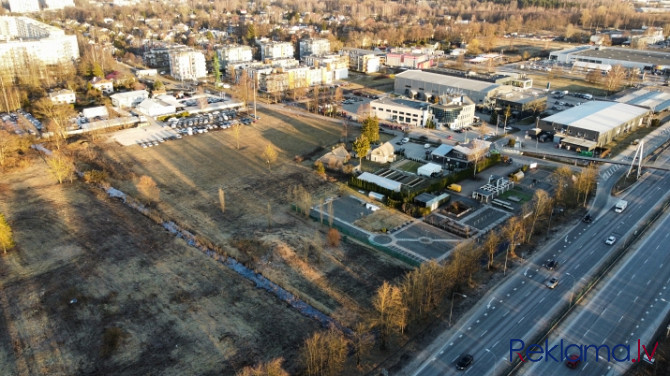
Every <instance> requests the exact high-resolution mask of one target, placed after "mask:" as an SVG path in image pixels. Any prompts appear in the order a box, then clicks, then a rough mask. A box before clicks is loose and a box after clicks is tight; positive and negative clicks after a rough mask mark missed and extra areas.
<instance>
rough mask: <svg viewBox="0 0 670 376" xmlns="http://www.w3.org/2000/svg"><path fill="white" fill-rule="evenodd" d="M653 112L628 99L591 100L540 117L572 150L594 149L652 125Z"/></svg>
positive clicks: (544, 126)
mask: <svg viewBox="0 0 670 376" xmlns="http://www.w3.org/2000/svg"><path fill="white" fill-rule="evenodd" d="M649 115H651V111H650V110H648V109H645V108H641V107H637V106H632V105H629V104H625V103H618V102H604V101H591V102H587V103H584V104H583V105H581V106H577V107H573V108H570V109H568V110H565V111H562V112H559V113H557V114H555V115H551V116H549V117H546V118H544V119H542V120H540V122H539V128H540V129H541V130H542V131H545V132H549V133H553V134H554V142H556V143H560V145H561V146H562V147H565V148H566V149H568V150H570V149H573V148H574V149H581V150H593V149H595V148H602V147H604V146H605V145H607V144H608V143H610V142H612V140H613V139H614V138H615V137H616V136H618V135H619V134H621V133H622V132H623V133H626V132H630V131H633V130H635V129H636V128H638V127H640V126H646V125H648V124H647V123H648V121H649V120H648V118H649Z"/></svg>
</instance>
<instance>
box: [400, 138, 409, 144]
mask: <svg viewBox="0 0 670 376" xmlns="http://www.w3.org/2000/svg"><path fill="white" fill-rule="evenodd" d="M400 142H402V143H403V144H406V143H408V142H409V137H405V138H403V139H402V140H400Z"/></svg>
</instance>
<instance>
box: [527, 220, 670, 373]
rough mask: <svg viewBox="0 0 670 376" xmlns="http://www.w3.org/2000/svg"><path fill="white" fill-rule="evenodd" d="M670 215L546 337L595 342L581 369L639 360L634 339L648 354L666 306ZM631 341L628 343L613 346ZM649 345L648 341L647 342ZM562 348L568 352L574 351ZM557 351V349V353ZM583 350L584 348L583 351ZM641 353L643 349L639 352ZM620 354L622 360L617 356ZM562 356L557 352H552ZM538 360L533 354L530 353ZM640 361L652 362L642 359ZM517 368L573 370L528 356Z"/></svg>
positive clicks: (614, 368)
mask: <svg viewBox="0 0 670 376" xmlns="http://www.w3.org/2000/svg"><path fill="white" fill-rule="evenodd" d="M669 238H670V215H667V214H666V215H665V218H664V219H663V220H662V221H661V222H660V224H658V225H657V226H656V228H655V231H654V232H653V233H651V234H650V235H649V236H648V237H647V238H645V239H644V240H643V241H642V242H640V243H639V244H638V245H636V247H635V249H634V250H633V252H631V253H630V254H628V255H627V256H626V259H625V260H624V261H623V262H622V263H621V264H620V265H619V266H617V268H615V269H614V270H612V271H611V272H610V273H609V274H608V276H607V278H606V279H605V282H604V283H603V284H602V285H599V287H598V289H597V290H596V291H595V294H594V295H592V296H591V297H589V298H588V299H587V300H586V301H585V302H584V304H583V305H580V306H578V307H577V308H576V309H575V311H573V312H572V313H571V314H570V316H569V317H568V319H567V320H566V321H564V322H563V323H562V324H561V325H560V326H559V327H558V328H556V330H554V331H553V333H552V335H551V336H550V337H549V342H548V343H549V344H550V346H553V345H554V344H557V343H560V340H561V339H562V340H563V341H564V344H565V346H566V347H567V346H568V345H569V344H571V343H574V344H580V345H596V346H602V345H606V347H602V348H600V349H599V350H598V355H596V350H595V349H593V348H592V349H591V350H587V351H586V354H585V356H586V359H585V360H584V361H582V362H581V363H580V364H579V365H578V367H577V368H576V370H578V371H579V372H578V373H579V374H582V375H622V374H624V373H625V372H626V371H627V370H628V368H630V366H632V365H634V364H635V363H634V362H633V361H632V359H635V360H637V358H638V353H637V351H638V349H637V341H638V340H640V345H645V346H647V350H648V351H647V352H648V354H649V355H651V352H652V351H653V348H654V346H653V344H652V343H651V337H652V336H653V335H654V332H655V330H656V328H658V327H659V325H661V324H662V322H663V320H664V319H665V317H666V315H667V314H668V312H669V311H670V289H667V288H668V286H670V268H669V267H668V265H670V253H668V251H667V250H668V247H667V243H668V241H669V240H670V239H669ZM618 344H622V345H626V346H629V348H628V349H624V348H623V347H619V346H617V345H618ZM650 345H651V346H650ZM572 350H573V351H572V352H570V350H565V349H564V354H563V355H566V354H565V353H566V352H567V353H568V354H567V355H570V354H572V353H573V352H577V349H575V348H573V349H572ZM558 352H560V348H559V350H558V351H555V352H554V353H555V354H558ZM581 354H582V356H584V353H583V352H582V353H581ZM642 354H643V353H642ZM612 356H615V357H616V359H618V360H624V359H626V360H625V361H621V362H618V361H616V360H615V359H614V358H613V357H612ZM556 357H557V358H559V359H560V355H557V356H556ZM534 359H535V360H538V359H539V358H537V356H535V357H534ZM642 366H646V367H649V366H650V365H648V364H646V363H642ZM520 373H521V374H529V375H570V374H575V370H572V369H569V368H567V367H566V366H565V365H563V364H562V362H555V361H553V359H550V361H548V362H547V361H540V362H526V364H524V366H523V368H522V369H521V372H520Z"/></svg>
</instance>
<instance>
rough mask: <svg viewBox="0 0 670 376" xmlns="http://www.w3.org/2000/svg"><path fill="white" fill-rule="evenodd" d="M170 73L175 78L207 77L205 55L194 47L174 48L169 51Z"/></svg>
mask: <svg viewBox="0 0 670 376" xmlns="http://www.w3.org/2000/svg"><path fill="white" fill-rule="evenodd" d="M169 56H170V75H171V76H172V77H174V79H175V80H181V81H185V80H197V79H199V78H203V77H207V64H206V62H205V55H204V54H203V53H202V52H200V51H195V50H193V49H182V48H180V49H173V50H170V52H169Z"/></svg>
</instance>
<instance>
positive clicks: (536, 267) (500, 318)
mask: <svg viewBox="0 0 670 376" xmlns="http://www.w3.org/2000/svg"><path fill="white" fill-rule="evenodd" d="M624 171H625V168H621V169H619V170H618V171H615V172H614V173H612V174H610V175H607V176H601V178H600V181H599V189H598V192H599V193H598V195H597V197H596V199H595V200H594V203H593V209H592V210H591V214H592V215H593V216H594V217H595V218H596V219H595V220H594V221H593V223H591V224H584V223H581V222H580V223H579V224H578V225H576V226H575V227H574V228H572V229H570V230H569V231H568V232H567V233H566V234H565V236H564V238H563V239H560V240H557V241H555V242H554V243H552V244H549V245H548V246H547V247H545V251H542V252H539V253H538V254H537V255H536V256H534V257H533V258H532V259H531V260H527V261H526V265H524V266H523V267H521V268H519V269H517V271H516V272H515V273H514V274H513V275H511V276H509V277H508V278H507V280H506V281H505V282H503V283H502V284H500V285H499V286H498V287H497V288H496V289H495V290H492V291H491V292H489V293H488V294H487V296H485V297H484V298H483V299H482V300H481V302H480V304H479V305H478V306H476V307H474V308H472V309H471V310H470V311H469V312H468V314H467V315H465V317H464V318H463V319H462V320H460V321H459V322H457V323H456V324H455V325H454V328H453V329H452V330H451V331H450V332H448V334H447V335H445V336H441V337H440V338H439V340H440V341H441V343H442V344H441V346H439V348H438V349H437V350H436V351H435V352H433V353H432V354H431V355H428V356H427V359H426V360H425V361H424V362H423V364H422V365H421V366H420V367H419V369H418V370H416V371H415V372H413V373H412V374H413V375H421V376H424V375H449V374H470V375H478V376H479V375H496V374H500V373H502V372H503V371H504V370H506V369H508V366H510V340H511V339H522V340H524V341H530V340H531V339H533V337H534V336H536V335H537V334H539V333H542V332H544V331H545V330H546V329H547V327H548V326H549V325H550V322H549V320H550V319H551V318H553V317H554V316H555V315H556V313H557V312H559V310H560V309H561V308H562V307H566V306H567V305H569V304H570V303H571V299H572V296H573V294H574V293H575V292H576V291H578V290H579V289H581V287H583V286H584V285H585V283H586V282H585V281H587V280H589V279H590V277H591V276H592V275H593V273H595V271H596V270H597V269H598V267H599V266H600V265H601V264H602V263H604V262H605V260H606V258H607V256H608V255H610V254H612V252H613V251H614V249H615V248H616V247H619V246H621V245H622V244H623V242H624V240H625V239H626V238H627V237H629V236H630V235H631V234H632V233H633V232H635V231H638V230H639V228H638V225H639V224H640V222H641V220H642V219H643V218H645V217H646V216H648V215H649V213H650V212H652V211H653V209H654V207H655V206H656V205H657V203H658V202H660V201H661V199H662V198H663V197H664V196H666V194H667V193H668V192H667V189H666V187H668V186H669V185H670V174H669V173H667V172H662V171H649V172H647V173H646V175H645V177H644V178H643V179H642V180H641V181H640V182H639V183H638V184H636V185H635V186H633V187H632V188H631V189H629V191H628V192H627V193H626V194H624V195H623V196H622V197H621V198H623V199H626V200H628V201H629V206H628V208H627V209H626V210H625V211H624V212H623V213H615V212H614V211H613V210H612V202H613V199H612V198H611V197H610V195H609V191H610V189H611V187H612V186H613V185H614V184H615V182H616V180H617V179H618V177H619V176H621V174H622V173H624ZM614 201H616V200H614ZM610 235H614V236H616V237H617V242H616V243H615V244H614V245H613V246H610V245H606V244H605V242H604V241H605V239H606V238H607V237H608V236H610ZM548 258H553V259H556V260H558V261H559V263H560V265H559V267H558V268H557V269H556V270H554V271H548V270H546V269H544V268H542V266H541V265H542V263H543V262H544V261H545V260H546V259H548ZM552 276H555V277H557V278H558V279H559V283H558V286H556V288H555V289H549V288H547V287H546V286H545V282H546V281H547V280H548V279H549V278H550V277H552ZM464 353H468V354H472V355H473V356H474V363H473V364H472V366H471V367H469V368H468V369H467V370H464V371H457V370H456V367H455V362H456V360H457V359H458V358H459V356H460V355H462V354H464ZM512 360H514V359H512ZM561 367H562V368H565V367H564V366H562V365H561ZM540 374H541V373H540Z"/></svg>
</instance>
